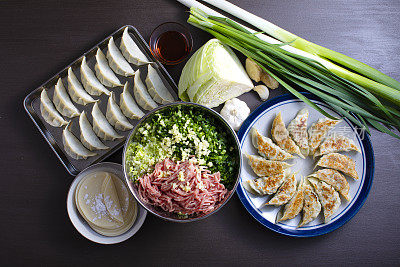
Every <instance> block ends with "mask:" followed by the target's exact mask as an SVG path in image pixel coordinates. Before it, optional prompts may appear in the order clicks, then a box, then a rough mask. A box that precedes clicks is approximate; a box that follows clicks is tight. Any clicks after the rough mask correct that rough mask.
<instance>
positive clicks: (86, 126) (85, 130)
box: [79, 111, 108, 150]
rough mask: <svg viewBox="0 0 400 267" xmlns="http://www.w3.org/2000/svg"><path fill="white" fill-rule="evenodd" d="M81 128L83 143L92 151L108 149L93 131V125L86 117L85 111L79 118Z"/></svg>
mask: <svg viewBox="0 0 400 267" xmlns="http://www.w3.org/2000/svg"><path fill="white" fill-rule="evenodd" d="M79 128H80V129H81V142H82V144H83V145H84V146H85V147H87V148H88V149H90V150H101V149H108V146H106V145H104V144H103V143H102V142H101V141H100V139H99V138H98V137H97V135H96V133H95V132H94V131H93V128H92V125H91V124H90V122H89V120H88V119H87V117H86V114H85V111H82V113H81V115H80V117H79Z"/></svg>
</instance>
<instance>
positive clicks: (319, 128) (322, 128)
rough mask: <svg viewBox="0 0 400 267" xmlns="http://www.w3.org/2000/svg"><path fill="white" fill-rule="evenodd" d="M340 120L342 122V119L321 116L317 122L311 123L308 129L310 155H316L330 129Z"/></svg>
mask: <svg viewBox="0 0 400 267" xmlns="http://www.w3.org/2000/svg"><path fill="white" fill-rule="evenodd" d="M339 122H341V120H331V119H329V118H320V119H319V120H318V121H317V122H316V123H314V124H313V125H311V127H310V128H309V129H308V146H309V147H310V151H309V155H314V153H315V152H316V151H317V149H318V147H319V145H320V144H321V142H322V140H323V139H324V138H325V136H326V135H327V133H328V132H329V130H331V129H332V128H333V127H334V126H335V125H336V124H338V123H339Z"/></svg>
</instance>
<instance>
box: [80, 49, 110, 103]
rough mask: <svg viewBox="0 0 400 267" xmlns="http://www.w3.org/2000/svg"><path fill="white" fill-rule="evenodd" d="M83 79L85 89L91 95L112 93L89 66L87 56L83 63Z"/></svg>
mask: <svg viewBox="0 0 400 267" xmlns="http://www.w3.org/2000/svg"><path fill="white" fill-rule="evenodd" d="M81 81H82V84H83V87H84V88H85V90H86V91H87V92H88V93H89V94H91V95H96V96H98V95H101V94H106V95H110V91H108V89H107V88H105V87H104V86H103V85H102V84H101V82H100V81H99V80H98V79H97V78H96V75H95V74H94V72H93V71H92V70H91V69H90V68H89V66H88V64H87V63H86V57H85V56H84V57H83V59H82V63H81Z"/></svg>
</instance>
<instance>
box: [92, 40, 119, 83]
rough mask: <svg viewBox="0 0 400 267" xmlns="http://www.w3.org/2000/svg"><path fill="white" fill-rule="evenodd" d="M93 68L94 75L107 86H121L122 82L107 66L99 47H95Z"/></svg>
mask: <svg viewBox="0 0 400 267" xmlns="http://www.w3.org/2000/svg"><path fill="white" fill-rule="evenodd" d="M94 70H95V71H96V76H97V78H98V79H99V81H100V82H101V83H102V84H104V85H105V86H108V87H117V86H122V83H121V82H120V80H119V79H118V78H117V76H116V75H115V74H114V72H113V71H112V69H111V68H110V66H108V62H107V59H106V57H105V56H104V54H103V52H101V50H100V48H97V53H96V65H95V66H94Z"/></svg>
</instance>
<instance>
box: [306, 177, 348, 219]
mask: <svg viewBox="0 0 400 267" xmlns="http://www.w3.org/2000/svg"><path fill="white" fill-rule="evenodd" d="M308 180H309V181H310V183H311V184H312V186H313V187H314V189H315V192H316V193H317V195H318V199H319V201H320V202H321V205H322V209H323V212H324V218H325V223H327V222H329V221H330V219H331V218H332V216H333V214H334V213H335V212H336V210H337V209H338V208H339V206H340V204H341V201H340V197H339V193H338V192H336V190H335V189H334V188H333V186H331V185H329V184H327V183H325V182H323V181H320V180H318V179H316V178H308Z"/></svg>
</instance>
